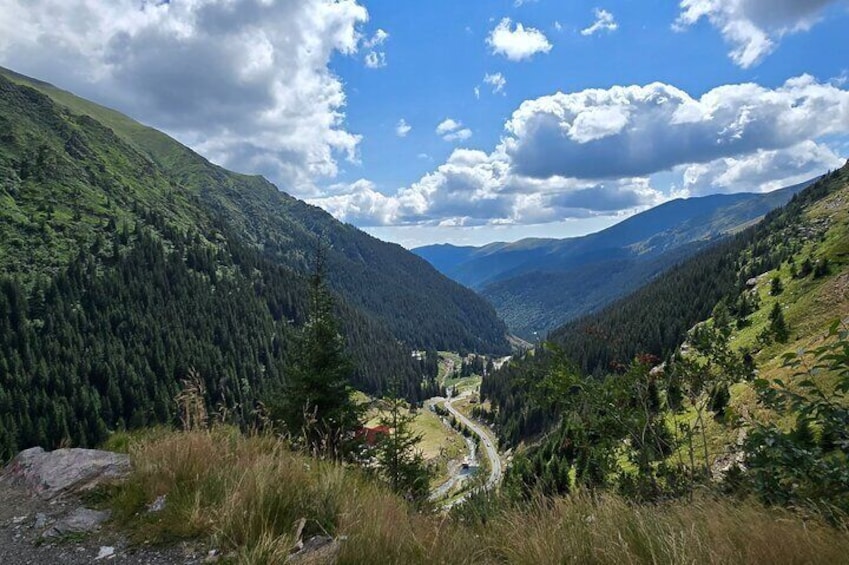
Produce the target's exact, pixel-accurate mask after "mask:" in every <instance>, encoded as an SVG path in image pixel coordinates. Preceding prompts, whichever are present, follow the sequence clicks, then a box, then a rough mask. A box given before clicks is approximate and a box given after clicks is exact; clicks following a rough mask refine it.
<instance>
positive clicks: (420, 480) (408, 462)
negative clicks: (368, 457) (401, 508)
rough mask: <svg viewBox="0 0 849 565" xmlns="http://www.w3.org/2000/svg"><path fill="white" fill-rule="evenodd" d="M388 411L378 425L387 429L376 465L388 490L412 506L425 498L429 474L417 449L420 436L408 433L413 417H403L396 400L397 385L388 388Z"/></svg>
mask: <svg viewBox="0 0 849 565" xmlns="http://www.w3.org/2000/svg"><path fill="white" fill-rule="evenodd" d="M392 388H393V392H392V396H391V398H390V399H389V411H388V413H386V414H384V415H383V416H382V417H381V419H380V423H381V424H382V425H383V426H386V427H388V428H389V429H390V432H389V434H387V435H385V436H383V438H382V439H381V441H380V443H378V445H377V454H376V455H377V461H378V465H379V466H380V469H381V474H382V475H383V477H384V478H385V480H386V482H388V483H389V485H390V486H391V487H392V490H394V491H395V492H397V493H398V494H401V495H403V496H405V497H406V498H407V499H408V500H411V501H413V502H421V501H423V500H425V499H426V498H427V495H428V492H429V487H430V478H431V470H430V469H429V468H428V466H427V464H426V463H425V461H424V457H423V456H422V452H421V450H420V449H419V448H418V445H419V442H420V441H421V439H422V435H421V434H418V433H415V432H414V431H413V430H412V429H411V424H412V422H413V419H414V418H413V416H412V415H410V414H409V413H406V414H405V413H403V410H404V408H405V404H404V401H403V400H402V399H401V398H399V396H398V391H397V389H398V382H397V380H396V382H395V383H394V384H393V386H392Z"/></svg>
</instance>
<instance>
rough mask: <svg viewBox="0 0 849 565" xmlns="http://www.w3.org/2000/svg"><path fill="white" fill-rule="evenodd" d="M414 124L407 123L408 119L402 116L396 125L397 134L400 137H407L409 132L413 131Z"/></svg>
mask: <svg viewBox="0 0 849 565" xmlns="http://www.w3.org/2000/svg"><path fill="white" fill-rule="evenodd" d="M412 129H413V126H411V125H410V124H408V123H407V120H405V119H404V118H401V119H400V120H398V124H397V125H396V126H395V135H397V136H398V137H407V134H408V133H410V131H412Z"/></svg>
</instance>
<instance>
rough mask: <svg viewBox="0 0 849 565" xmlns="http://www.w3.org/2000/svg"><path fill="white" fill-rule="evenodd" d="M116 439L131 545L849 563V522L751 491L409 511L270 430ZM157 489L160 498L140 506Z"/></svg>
mask: <svg viewBox="0 0 849 565" xmlns="http://www.w3.org/2000/svg"><path fill="white" fill-rule="evenodd" d="M124 445H125V446H126V448H127V450H128V451H129V453H130V455H131V457H132V460H133V464H134V471H133V474H132V475H131V477H130V478H129V480H128V481H127V482H126V483H125V484H124V485H123V486H121V487H119V488H118V489H117V490H116V491H115V492H114V493H111V494H110V499H109V502H108V503H109V504H110V505H111V506H112V508H113V511H114V512H115V518H116V522H117V523H118V525H119V526H120V527H122V528H128V529H129V530H130V532H131V533H132V534H133V536H134V537H135V539H136V540H137V541H139V542H141V541H143V540H144V541H150V542H152V543H169V542H173V541H176V540H180V539H199V540H201V541H204V542H207V541H208V542H209V543H211V544H214V546H215V547H217V548H219V549H221V550H223V551H224V552H225V553H227V552H231V554H232V555H233V558H232V560H233V562H236V563H282V562H283V561H285V558H286V557H287V555H288V553H289V550H290V548H292V546H293V545H294V544H295V542H296V540H295V535H296V529H297V525H298V523H299V522H300V521H301V519H302V518H303V519H306V524H305V528H304V538H305V539H306V537H308V536H310V535H313V534H318V533H328V534H330V535H333V536H345V538H344V541H343V542H342V549H341V553H340V554H339V556H338V563H356V564H363V563H528V564H531V563H534V564H536V563H539V564H545V563H846V562H849V533H848V532H847V531H845V530H840V529H835V528H832V527H829V526H826V525H822V524H820V523H818V522H816V521H804V520H803V519H802V518H801V517H800V516H798V515H794V514H791V513H789V512H786V511H781V510H775V509H765V508H763V507H761V506H759V505H757V504H755V503H749V502H744V503H737V502H732V501H728V500H716V499H713V498H710V497H703V498H698V499H696V500H695V501H692V502H679V503H674V504H668V505H662V506H633V505H629V504H627V503H626V502H625V501H623V500H621V499H619V498H616V497H612V496H603V497H601V498H597V499H595V500H593V499H591V498H590V497H588V496H582V495H575V496H572V497H569V498H564V499H559V500H549V501H539V502H538V503H535V504H530V505H527V506H525V507H523V508H507V507H504V508H498V509H495V510H490V512H488V513H487V516H488V518H487V520H485V521H484V520H480V519H472V518H470V514H469V513H466V514H465V515H463V514H458V515H451V516H441V515H435V514H433V515H431V514H421V513H416V512H414V511H412V510H411V509H410V508H409V507H408V506H407V504H406V503H405V502H404V501H403V500H401V499H400V498H398V497H396V496H395V495H393V494H392V493H390V492H389V490H388V489H385V488H383V487H382V486H381V485H380V484H378V483H376V482H374V481H373V480H371V479H369V478H368V477H366V476H364V475H363V474H362V473H361V472H359V471H358V470H355V469H350V468H345V467H342V466H338V465H334V464H330V463H326V462H321V461H316V460H314V459H308V458H304V457H302V456H300V455H297V454H293V453H291V452H289V451H288V450H287V449H286V447H285V446H284V445H283V444H282V443H281V442H279V441H278V440H276V439H274V438H271V437H264V436H254V437H246V436H243V435H241V434H239V433H238V432H236V431H234V430H232V429H228V428H219V429H214V430H211V431H197V432H172V431H164V430H160V431H156V432H151V433H148V434H145V436H143V437H137V438H134V439H131V440H130V441H128V442H126V443H125V444H124ZM115 446H118V444H116V445H115ZM160 495H166V496H167V504H166V506H165V509H164V510H162V511H161V512H159V513H148V512H146V510H145V507H146V506H147V505H149V504H150V503H151V502H153V501H154V500H155V499H156V498H157V497H158V496H160Z"/></svg>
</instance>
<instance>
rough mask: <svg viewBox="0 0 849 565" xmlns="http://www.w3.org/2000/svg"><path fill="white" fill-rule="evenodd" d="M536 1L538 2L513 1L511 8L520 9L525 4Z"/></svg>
mask: <svg viewBox="0 0 849 565" xmlns="http://www.w3.org/2000/svg"><path fill="white" fill-rule="evenodd" d="M538 1H539V0H513V6H515V7H516V8H521V7H522V6H524V5H525V4H532V3H534V2H538Z"/></svg>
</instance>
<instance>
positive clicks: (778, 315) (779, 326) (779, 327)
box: [769, 302, 790, 343]
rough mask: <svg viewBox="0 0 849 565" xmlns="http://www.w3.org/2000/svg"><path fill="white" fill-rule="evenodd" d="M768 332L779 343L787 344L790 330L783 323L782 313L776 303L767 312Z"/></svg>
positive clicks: (779, 305) (785, 323)
mask: <svg viewBox="0 0 849 565" xmlns="http://www.w3.org/2000/svg"><path fill="white" fill-rule="evenodd" d="M769 332H770V333H771V334H772V336H773V337H774V338H775V341H777V342H779V343H787V340H788V339H790V328H788V327H787V322H785V321H784V312H783V311H782V310H781V304H779V303H778V302H776V303H775V305H773V307H772V310H770V312H769Z"/></svg>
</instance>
